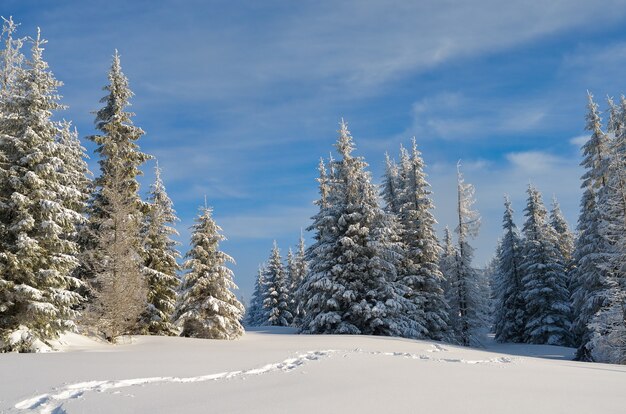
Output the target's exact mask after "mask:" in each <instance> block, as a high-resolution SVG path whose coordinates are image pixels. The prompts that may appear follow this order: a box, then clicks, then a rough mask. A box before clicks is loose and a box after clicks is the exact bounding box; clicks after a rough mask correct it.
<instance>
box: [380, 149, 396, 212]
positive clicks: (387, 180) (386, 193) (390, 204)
mask: <svg viewBox="0 0 626 414" xmlns="http://www.w3.org/2000/svg"><path fill="white" fill-rule="evenodd" d="M399 174H400V173H399V170H398V165H396V163H395V162H394V161H393V160H392V159H391V158H390V157H389V154H387V153H385V174H384V176H383V184H382V186H381V191H380V195H381V197H382V198H383V200H384V201H385V206H386V210H387V212H389V213H393V214H399V213H400V206H399V205H398V204H399V203H398V190H399V188H398V187H399V186H400V183H399Z"/></svg>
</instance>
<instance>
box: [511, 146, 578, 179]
mask: <svg viewBox="0 0 626 414" xmlns="http://www.w3.org/2000/svg"><path fill="white" fill-rule="evenodd" d="M506 159H507V160H509V162H510V163H511V164H512V165H513V167H515V168H516V169H517V170H519V171H523V172H527V173H529V174H537V173H545V172H547V171H550V170H552V169H554V168H556V167H558V166H559V165H561V164H563V163H566V162H567V161H568V160H564V159H561V158H558V157H556V156H554V155H551V154H548V153H546V152H542V151H524V152H513V153H509V154H506Z"/></svg>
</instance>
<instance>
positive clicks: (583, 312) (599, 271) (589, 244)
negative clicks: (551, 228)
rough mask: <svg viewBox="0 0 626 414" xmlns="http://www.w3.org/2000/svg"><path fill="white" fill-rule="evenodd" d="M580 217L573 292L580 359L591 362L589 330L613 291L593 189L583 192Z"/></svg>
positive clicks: (575, 333)
mask: <svg viewBox="0 0 626 414" xmlns="http://www.w3.org/2000/svg"><path fill="white" fill-rule="evenodd" d="M580 204H581V207H580V216H579V218H578V228H577V231H578V238H577V239H576V243H575V249H574V262H575V263H576V267H575V268H574V269H573V271H572V280H573V281H574V282H575V284H574V286H573V289H574V290H573V291H572V308H573V312H572V313H573V315H574V321H573V324H572V335H573V342H574V344H575V345H576V346H577V347H578V349H577V351H576V359H577V360H579V361H591V360H592V355H591V349H592V344H591V339H592V332H591V330H590V329H589V324H590V323H591V321H592V319H593V317H594V315H596V314H597V313H598V311H600V309H602V308H604V307H605V306H606V305H608V299H609V298H608V297H607V296H606V295H605V292H609V291H610V283H611V281H610V278H609V274H608V272H607V269H606V266H605V264H606V260H607V253H606V252H607V251H608V246H607V243H606V240H605V239H604V237H602V235H601V232H600V230H599V226H600V212H599V210H598V206H597V204H596V195H595V193H594V190H593V188H591V186H589V187H588V188H587V189H586V190H585V192H584V193H583V198H582V200H581V203H580Z"/></svg>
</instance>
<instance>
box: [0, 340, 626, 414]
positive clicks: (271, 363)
mask: <svg viewBox="0 0 626 414" xmlns="http://www.w3.org/2000/svg"><path fill="white" fill-rule="evenodd" d="M277 332H291V331H290V330H288V329H286V330H280V329H276V328H274V329H271V330H269V331H257V332H248V333H247V334H246V335H244V337H243V338H242V339H241V340H237V341H211V340H196V339H188V338H172V337H133V341H132V343H130V342H129V343H126V344H122V345H118V346H110V345H106V344H100V343H97V342H94V343H92V344H91V345H90V346H86V343H87V341H85V340H83V342H84V343H83V344H82V345H81V347H78V348H74V349H72V348H71V347H70V349H69V350H67V352H59V353H48V354H27V355H18V354H5V355H1V356H0V366H2V367H3V369H2V371H0V384H2V386H1V387H0V412H8V413H56V414H60V413H86V412H88V413H108V412H116V413H142V412H150V413H168V412H181V413H206V412H223V413H264V412H272V413H292V412H298V413H318V412H341V411H344V412H365V413H375V412H381V411H383V412H415V411H416V410H419V409H420V408H421V409H425V410H428V411H430V412H437V413H439V412H441V413H452V412H456V413H458V412H480V413H481V414H482V413H502V412H507V413H508V412H510V413H529V412H533V413H543V412H546V413H551V414H552V413H589V412H602V413H603V414H604V413H618V412H619V413H621V412H622V410H621V409H620V407H623V406H624V403H625V402H626V397H624V396H623V392H622V390H623V388H624V386H625V385H626V367H621V366H612V365H604V364H593V365H592V364H584V363H578V362H572V361H569V360H567V359H565V358H568V357H570V356H571V352H572V350H571V349H568V348H561V347H550V346H532V345H494V346H493V348H491V345H489V346H490V348H489V349H488V350H476V349H466V348H461V347H455V346H450V345H447V344H440V343H434V342H428V341H413V340H405V339H399V338H383V337H367V336H332V335H325V336H322V335H319V336H313V335H292V334H283V335H279V334H277ZM70 345H71V344H70ZM66 346H68V345H66ZM509 348H510V351H511V352H510V354H512V355H510V354H509V355H507V354H506V352H507V349H509ZM523 354H526V355H528V356H524V355H523ZM532 355H544V356H549V357H551V358H555V359H546V358H541V359H540V358H535V357H533V356H532ZM556 358H560V359H556ZM5 367H6V369H4V368H5Z"/></svg>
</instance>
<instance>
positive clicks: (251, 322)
mask: <svg viewBox="0 0 626 414" xmlns="http://www.w3.org/2000/svg"><path fill="white" fill-rule="evenodd" d="M264 274H265V265H261V266H259V270H258V272H257V278H256V282H255V284H254V293H253V294H252V298H251V299H250V306H249V307H248V308H247V309H246V316H245V323H246V325H248V326H262V325H263V324H264V323H265V321H267V318H268V316H267V314H266V312H265V308H264V307H263V298H264V297H265V293H264V292H265V279H264V276H263V275H264Z"/></svg>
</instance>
